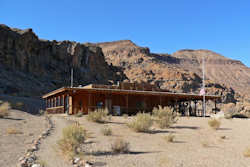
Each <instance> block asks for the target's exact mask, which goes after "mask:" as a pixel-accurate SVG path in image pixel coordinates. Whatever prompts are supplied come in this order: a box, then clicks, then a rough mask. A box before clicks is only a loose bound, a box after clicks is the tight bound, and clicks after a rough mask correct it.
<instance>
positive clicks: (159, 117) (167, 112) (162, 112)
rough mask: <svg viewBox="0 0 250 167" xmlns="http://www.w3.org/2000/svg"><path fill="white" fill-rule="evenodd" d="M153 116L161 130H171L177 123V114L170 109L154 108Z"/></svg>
mask: <svg viewBox="0 0 250 167" xmlns="http://www.w3.org/2000/svg"><path fill="white" fill-rule="evenodd" d="M153 116H154V118H155V121H156V123H157V124H158V125H159V127H160V128H161V129H164V128H169V127H170V126H171V125H173V124H174V123H176V122H177V114H176V113H175V112H174V110H173V109H172V108H170V107H162V106H159V107H158V108H154V109H153Z"/></svg>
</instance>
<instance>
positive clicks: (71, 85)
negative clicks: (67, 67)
mask: <svg viewBox="0 0 250 167" xmlns="http://www.w3.org/2000/svg"><path fill="white" fill-rule="evenodd" d="M70 87H71V88H72V87H73V68H71V84H70Z"/></svg>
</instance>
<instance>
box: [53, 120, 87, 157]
mask: <svg viewBox="0 0 250 167" xmlns="http://www.w3.org/2000/svg"><path fill="white" fill-rule="evenodd" d="M62 134H63V136H62V138H61V139H60V140H59V141H58V142H57V144H58V146H59V149H60V150H61V153H62V154H63V155H64V156H65V157H68V158H72V157H73V156H74V155H76V154H77V153H78V152H77V148H79V146H80V145H81V144H82V143H83V142H84V140H85V139H86V137H87V133H86V131H85V130H84V128H83V127H82V126H79V125H76V124H72V125H69V126H68V127H66V128H64V129H63V133H62Z"/></svg>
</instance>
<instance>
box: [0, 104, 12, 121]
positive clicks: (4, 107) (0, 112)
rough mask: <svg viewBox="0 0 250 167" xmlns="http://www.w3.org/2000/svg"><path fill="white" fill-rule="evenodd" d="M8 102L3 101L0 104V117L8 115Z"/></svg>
mask: <svg viewBox="0 0 250 167" xmlns="http://www.w3.org/2000/svg"><path fill="white" fill-rule="evenodd" d="M9 110H10V104H9V103H8V102H4V103H2V104H1V105H0V118H4V117H7V116H9Z"/></svg>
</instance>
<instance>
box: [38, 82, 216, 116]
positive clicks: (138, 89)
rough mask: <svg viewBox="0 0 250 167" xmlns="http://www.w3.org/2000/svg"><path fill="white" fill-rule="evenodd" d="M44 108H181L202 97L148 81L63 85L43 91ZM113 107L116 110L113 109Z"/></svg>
mask: <svg viewBox="0 0 250 167" xmlns="http://www.w3.org/2000/svg"><path fill="white" fill-rule="evenodd" d="M205 97H206V100H213V101H214V102H215V108H216V100H218V99H220V96H215V95H206V96H205ZM42 98H43V99H45V102H46V111H48V112H49V113H68V114H76V113H78V112H83V113H86V114H87V113H88V112H91V111H94V110H95V109H97V108H107V109H108V110H109V112H110V113H112V112H116V111H120V112H122V113H127V114H134V113H136V112H138V111H145V112H150V111H152V109H153V108H154V107H157V106H158V105H161V106H172V107H174V108H175V109H176V110H177V111H181V108H182V106H183V105H184V106H185V103H189V102H191V101H192V102H193V103H194V104H195V106H194V107H193V109H192V110H193V111H194V115H195V114H196V103H197V102H198V101H201V100H202V99H203V96H200V95H197V94H186V93H171V92H169V91H167V90H162V89H160V88H158V87H156V86H154V85H150V84H136V83H120V84H119V85H97V84H91V85H87V86H84V87H81V86H79V87H62V88H60V89H57V90H55V91H52V92H49V93H47V94H45V95H44V96H43V97H42ZM114 110H115V111H114Z"/></svg>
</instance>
